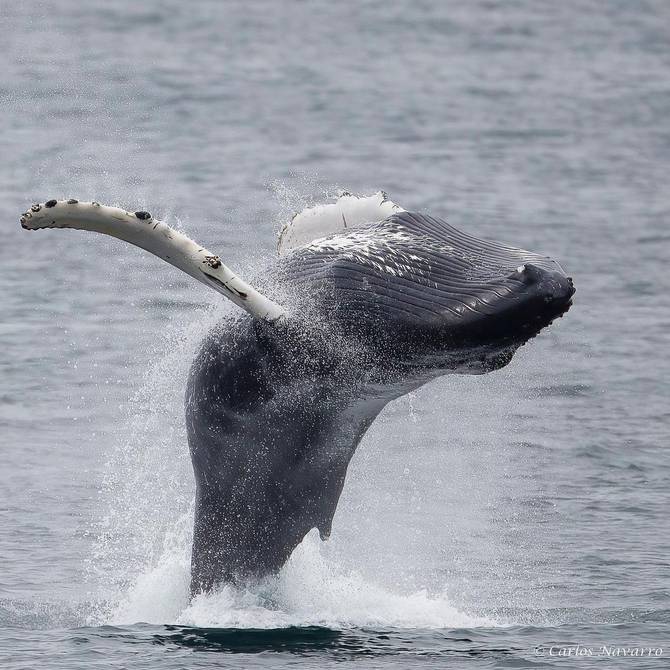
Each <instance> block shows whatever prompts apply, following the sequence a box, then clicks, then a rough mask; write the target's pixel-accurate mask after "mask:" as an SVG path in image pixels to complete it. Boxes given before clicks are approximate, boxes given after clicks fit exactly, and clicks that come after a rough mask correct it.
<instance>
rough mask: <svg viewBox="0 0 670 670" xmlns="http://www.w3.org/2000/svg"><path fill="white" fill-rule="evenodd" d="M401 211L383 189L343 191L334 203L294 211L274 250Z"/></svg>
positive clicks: (282, 252)
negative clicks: (364, 192) (358, 192)
mask: <svg viewBox="0 0 670 670" xmlns="http://www.w3.org/2000/svg"><path fill="white" fill-rule="evenodd" d="M404 211H405V210H404V209H403V208H402V207H400V206H399V205H396V204H395V203H394V202H392V201H391V200H389V199H388V197H387V196H386V193H384V192H383V191H377V193H374V194H373V195H369V196H357V195H351V194H350V193H343V194H342V195H341V196H340V197H339V198H338V199H337V201H336V202H334V203H331V204H329V205H317V206H316V207H308V208H307V209H303V210H302V212H300V213H299V214H296V215H295V216H294V217H293V218H292V219H291V221H290V223H287V224H286V225H285V226H284V227H283V228H282V230H281V232H280V233H279V241H278V243H277V250H278V251H279V255H280V256H282V255H284V254H286V253H288V252H289V251H291V250H292V249H295V248H297V247H302V246H304V245H306V244H309V243H310V242H312V241H313V240H316V239H319V238H322V237H327V236H329V235H334V234H336V233H342V232H347V231H348V230H349V229H351V228H355V227H356V226H359V225H361V224H362V223H372V222H375V221H383V220H384V219H385V218H387V217H388V216H391V214H396V213H397V212H404Z"/></svg>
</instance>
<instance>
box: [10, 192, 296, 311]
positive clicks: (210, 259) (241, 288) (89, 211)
mask: <svg viewBox="0 0 670 670" xmlns="http://www.w3.org/2000/svg"><path fill="white" fill-rule="evenodd" d="M21 226H22V227H23V228H25V229H26V230H39V229H41V228H76V229H78V230H92V231H94V232H97V233H103V234H105V235H111V236H112V237H116V238H118V239H120V240H124V241H125V242H129V243H130V244H134V245H136V246H138V247H141V248H142V249H146V251H149V252H150V253H152V254H154V255H155V256H158V257H159V258H162V259H163V260H164V261H167V262H168V263H171V264H172V265H174V266H175V267H177V268H179V269H180V270H182V271H183V272H186V273H187V274H189V275H191V277H194V278H195V279H197V280H198V281H201V282H202V283H203V284H207V286H209V287H210V288H213V289H214V290H215V291H218V292H219V293H221V294H222V295H225V296H226V298H228V299H230V300H232V301H233V302H234V303H235V304H236V305H238V306H240V307H241V308H242V309H244V310H246V311H247V312H249V313H250V314H251V315H252V316H255V317H258V318H262V319H265V320H268V321H274V320H276V319H278V318H280V317H282V316H284V315H285V314H286V310H285V309H284V308H283V307H281V306H280V305H278V304H277V303H275V302H273V301H272V300H270V299H269V298H267V297H266V296H264V295H263V294H262V293H259V292H258V291H256V289H254V288H253V287H252V286H249V284H247V283H246V282H245V281H243V280H242V279H240V278H239V277H238V276H237V275H235V273H233V272H232V270H231V269H230V268H228V267H227V266H226V265H224V264H223V262H222V261H221V259H220V258H219V257H218V256H216V255H215V254H212V253H211V252H210V251H208V250H207V249H205V248H204V247H201V246H200V245H198V244H196V243H195V242H194V241H193V240H191V239H189V238H188V237H186V235H184V234H183V233H180V232H178V231H177V230H174V229H173V228H170V226H168V225H167V224H166V223H164V222H162V221H158V220H157V219H154V218H153V217H152V216H151V214H149V212H127V211H125V210H123V209H120V208H118V207H108V206H106V205H101V204H99V203H97V202H79V201H78V200H75V199H74V198H72V199H70V200H49V201H48V202H46V203H44V204H36V205H33V206H32V207H31V208H30V209H29V210H28V211H27V212H25V213H24V214H23V215H22V216H21Z"/></svg>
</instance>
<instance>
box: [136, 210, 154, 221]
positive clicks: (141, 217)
mask: <svg viewBox="0 0 670 670" xmlns="http://www.w3.org/2000/svg"><path fill="white" fill-rule="evenodd" d="M135 216H136V217H137V218H138V219H139V220H140V221H147V220H148V219H150V218H151V214H149V212H135Z"/></svg>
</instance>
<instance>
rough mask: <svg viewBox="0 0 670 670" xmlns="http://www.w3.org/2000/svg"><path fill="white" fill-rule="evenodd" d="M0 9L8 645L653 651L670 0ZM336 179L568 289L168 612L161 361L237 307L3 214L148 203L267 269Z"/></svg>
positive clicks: (173, 473) (667, 300) (179, 527)
mask: <svg viewBox="0 0 670 670" xmlns="http://www.w3.org/2000/svg"><path fill="white" fill-rule="evenodd" d="M0 28H1V32H0V35H1V39H0V64H1V65H2V70H1V72H2V74H0V156H1V157H2V160H1V161H0V236H1V239H0V264H1V265H0V267H1V272H0V306H1V307H2V319H1V320H0V343H1V345H2V346H1V349H0V430H1V432H0V465H1V467H0V472H1V473H2V474H1V476H0V519H1V525H0V659H2V660H1V664H2V667H3V668H12V669H13V668H35V667H41V668H43V667H49V668H92V667H127V666H131V665H132V667H134V668H145V667H146V668H154V667H161V668H181V667H189V668H191V667H205V666H206V667H260V666H272V667H279V666H284V665H286V666H288V665H304V666H306V667H325V666H327V665H329V664H330V663H335V662H339V661H341V660H356V661H357V662H359V663H361V664H362V665H363V666H366V667H387V666H389V665H393V666H398V667H407V666H408V665H411V664H414V663H416V664H417V665H418V664H420V665H436V666H439V667H446V666H447V665H449V664H451V665H456V667H460V664H462V663H464V662H465V659H467V660H468V661H469V662H470V663H473V664H474V665H477V666H478V667H531V666H532V667H545V666H551V667H577V666H578V665H580V664H582V665H584V667H586V666H588V667H591V666H592V665H593V664H594V663H596V662H597V661H595V660H593V659H589V658H585V659H581V660H579V661H577V660H575V659H563V658H555V657H550V656H549V655H548V651H546V650H540V651H539V652H535V647H536V646H538V645H539V646H544V647H549V646H550V645H551V644H560V645H575V644H581V645H593V646H596V647H597V646H599V645H602V644H608V645H615V646H616V645H629V646H630V645H640V644H644V645H647V646H649V645H652V646H655V647H664V648H665V647H668V648H670V634H669V631H670V628H669V625H668V624H669V623H670V611H669V607H668V603H669V591H670V568H669V560H668V554H669V549H670V546H669V545H670V523H669V522H668V516H667V499H668V485H669V483H670V455H669V453H668V442H669V440H668V438H669V436H670V414H669V411H668V401H669V399H670V385H669V383H668V373H669V372H670V365H669V364H668V343H669V342H668V340H669V336H668V329H669V327H670V297H669V296H670V274H669V273H668V252H669V251H670V229H669V227H668V221H669V217H670V188H668V175H669V174H670V5H669V4H668V3H666V2H662V1H657V2H635V3H630V2H613V1H612V2H608V1H605V2H587V1H584V2H576V1H571V2H555V3H554V2H522V1H518V2H495V1H487V2H483V1H481V2H470V3H457V2H412V3H409V2H407V3H395V2H362V3H335V2H309V3H298V2H296V3H281V2H276V3H275V2H249V3H244V2H221V3H219V2H192V3H183V2H179V3H177V2H160V3H159V2H143V3H139V2H129V1H126V0H123V1H119V2H113V3H101V2H90V3H85V4H84V3H76V2H72V1H70V0H62V1H59V2H34V1H28V2H21V3H8V2H7V3H4V2H3V3H2V4H1V5H0ZM339 188H343V189H347V190H350V191H355V192H371V191H374V190H377V189H380V188H382V189H384V190H386V191H387V192H388V193H389V195H390V196H391V197H392V198H393V199H394V200H395V201H396V202H398V203H400V204H401V205H402V206H403V207H405V208H406V209H414V210H418V211H424V212H429V213H431V214H434V215H437V216H442V217H444V218H447V219H448V220H449V221H450V222H451V223H452V224H453V225H455V226H457V227H458V228H461V229H464V230H467V231H468V232H471V233H472V234H474V235H477V236H482V237H490V238H493V239H499V240H503V241H507V242H510V243H512V244H514V245H517V246H521V247H525V248H528V249H532V250H535V251H541V252H545V253H548V254H550V255H551V256H553V257H555V258H557V259H558V260H560V262H561V263H562V264H563V265H564V267H565V268H566V269H567V270H568V272H569V274H571V275H572V276H573V277H574V280H575V285H576V287H577V295H576V299H575V305H574V308H573V309H572V310H571V311H570V312H569V313H568V314H567V315H566V316H565V318H563V319H561V320H559V321H557V322H556V323H555V324H554V325H553V326H552V327H551V328H550V329H548V330H547V331H546V332H544V333H542V335H541V336H540V337H538V338H536V339H535V340H533V341H532V342H531V343H529V344H528V345H527V346H525V347H523V348H522V349H521V350H520V351H519V353H518V354H517V356H516V357H515V359H514V360H513V361H512V363H511V364H510V365H509V367H507V368H506V369H504V370H502V371H500V372H497V373H494V374H491V375H487V376H485V377H476V378H466V377H445V378H443V379H441V380H438V381H436V382H434V383H432V384H430V385H428V386H427V387H424V388H423V389H421V390H420V391H418V392H417V393H415V394H413V395H412V396H411V397H409V398H405V399H401V400H399V401H397V402H396V403H394V404H392V405H391V406H389V408H388V409H387V410H386V411H385V412H384V414H383V415H382V416H381V417H380V418H379V419H378V421H377V422H376V424H375V425H374V426H373V428H372V429H371V431H370V433H369V434H368V435H367V436H366V438H365V440H364V441H363V443H362V445H361V447H360V449H359V451H358V453H357V455H356V457H355V458H354V460H353V462H352V464H351V466H350V470H349V477H348V480H347V483H346V486H345V491H344V494H343V498H342V501H341V504H340V507H339V509H338V512H337V515H336V517H335V523H334V527H333V535H332V538H331V540H330V541H329V542H328V543H326V545H324V546H321V545H320V543H319V542H318V541H316V540H315V539H314V538H307V540H306V541H305V543H304V546H301V547H300V548H299V552H298V554H299V555H298V556H297V557H294V559H295V560H294V561H293V563H292V565H291V566H289V568H288V569H287V572H286V574H284V575H282V576H281V577H280V578H279V580H278V582H277V583H274V584H271V585H269V586H267V587H265V588H264V589H260V590H259V591H258V592H256V593H251V594H249V593H247V594H239V593H225V594H223V595H221V596H220V597H219V598H218V599H217V598H210V599H209V600H206V601H205V602H201V603H198V604H197V606H190V607H189V605H188V602H187V598H186V597H185V595H184V583H185V579H186V578H187V552H188V546H189V532H190V523H191V521H190V519H191V517H190V516H189V515H190V514H191V509H190V504H191V499H192V488H193V483H192V478H191V472H190V466H189V463H188V455H187V450H186V444H185V440H184V432H183V408H182V394H183V385H184V380H185V374H186V370H187V369H188V363H189V360H190V356H192V353H193V351H194V349H195V347H196V346H197V342H198V339H199V337H201V336H202V335H203V334H204V332H205V330H206V329H207V328H209V327H210V326H211V325H212V324H213V323H215V322H216V321H217V320H218V319H219V318H220V317H221V315H223V314H227V313H229V314H232V311H233V310H232V309H231V308H230V307H229V306H227V305H225V304H224V301H223V299H222V298H220V297H219V296H217V295H216V294H215V293H213V292H211V291H207V289H206V288H204V287H202V286H200V285H195V283H194V282H193V281H192V280H190V279H189V278H188V277H186V276H185V275H183V274H181V273H179V272H177V271H176V270H174V269H173V268H170V267H168V266H165V265H164V264H162V263H161V262H160V261H159V260H157V259H155V258H153V257H149V256H148V255H147V254H144V253H143V252H141V251H139V250H137V249H135V248H132V247H129V246H124V245H123V244H121V243H116V242H114V241H113V240H111V239H108V238H102V237H96V236H94V235H91V234H86V233H81V232H76V231H62V232H61V231H41V232H37V233H30V234H29V233H27V232H25V231H23V230H21V229H20V227H19V225H18V217H19V215H20V213H21V212H22V211H24V210H25V209H26V207H27V206H28V205H29V204H30V203H31V202H33V201H42V202H43V201H44V200H46V199H48V198H51V197H58V198H60V197H70V196H74V197H78V198H81V199H95V200H99V201H101V202H107V203H110V204H119V205H122V206H124V207H126V208H129V209H148V210H149V211H151V212H152V213H153V214H154V215H155V216H159V217H161V218H166V219H167V220H169V221H170V222H171V223H172V224H173V225H178V226H180V227H181V228H182V229H183V230H185V231H186V232H187V233H189V234H190V235H192V236H193V237H194V238H195V239H197V240H198V241H199V242H201V243H203V244H205V245H206V246H207V247H209V248H210V249H212V250H214V251H216V252H218V253H220V254H221V255H222V256H223V257H224V258H225V259H226V260H227V261H228V262H229V263H230V265H232V266H233V267H235V268H237V269H239V270H240V272H241V273H242V274H243V275H248V276H260V277H262V274H263V273H262V268H263V267H264V265H267V263H268V259H270V258H271V256H272V254H273V253H274V244H275V236H276V231H277V229H278V227H279V226H280V225H281V223H283V221H285V220H286V219H287V218H288V217H290V215H291V214H292V213H293V212H294V211H297V210H299V209H301V208H302V207H303V206H305V205H307V204H311V203H315V202H319V201H322V200H324V199H325V198H326V197H327V196H329V195H333V194H335V193H336V192H337V190H338V189H339ZM245 629H246V632H245ZM259 629H260V630H259ZM203 651H210V652H219V653H202V652H203ZM669 653H670V649H666V650H665V653H664V658H661V659H646V660H642V659H619V660H618V661H616V660H614V661H613V660H609V661H604V663H606V664H607V666H608V667H610V666H611V665H613V664H615V663H618V664H621V666H622V667H629V666H630V665H635V667H647V666H648V667H663V664H665V663H667V658H668V654H669Z"/></svg>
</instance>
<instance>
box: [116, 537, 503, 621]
mask: <svg viewBox="0 0 670 670" xmlns="http://www.w3.org/2000/svg"><path fill="white" fill-rule="evenodd" d="M184 537H185V535H184ZM189 549H190V546H181V547H179V546H173V547H170V548H168V549H166V551H165V553H164V554H163V555H162V556H161V558H160V559H159V560H158V562H157V564H156V565H155V566H154V567H153V568H150V569H149V570H148V571H147V572H145V573H144V574H142V575H141V576H140V577H139V578H138V579H137V580H136V582H135V583H134V584H133V585H132V587H131V588H130V589H129V590H128V592H127V593H126V594H125V596H124V598H122V600H121V602H120V603H119V604H118V605H117V607H116V609H115V611H114V612H113V613H112V616H111V617H110V623H114V624H127V623H129V622H137V621H144V622H148V623H177V624H181V625H188V626H198V627H210V628H281V627H286V626H307V625H319V626H328V627H332V628H350V627H364V626H375V627H379V626H386V627H388V626H391V627H399V628H461V627H472V626H494V625H496V623H495V622H494V621H492V620H491V619H488V618H484V617H476V616H469V615H468V614H465V613H463V612H461V611H459V610H458V609H457V608H456V607H454V606H453V605H452V604H451V603H450V601H449V599H448V598H447V597H446V595H445V594H443V593H436V594H435V593H429V592H428V591H427V590H420V591H416V592H413V593H400V592H396V591H394V590H392V589H389V588H388V587H385V586H383V585H380V584H376V583H372V582H370V581H369V580H367V579H365V578H364V577H363V576H362V575H361V574H360V573H359V572H357V571H355V570H350V569H345V568H344V567H343V566H341V565H339V564H338V563H337V562H336V561H334V560H332V558H331V557H329V556H328V555H327V551H326V550H325V549H324V544H323V543H322V542H321V540H320V539H319V537H318V532H316V531H312V532H311V533H309V534H308V535H307V537H306V538H305V539H304V541H303V542H302V544H300V546H299V547H298V548H297V549H296V550H295V551H294V553H293V555H292V556H291V558H290V559H289V561H288V562H287V564H286V565H285V566H284V568H283V569H282V570H281V572H280V574H279V575H277V576H276V577H272V578H268V579H266V580H264V581H262V582H261V583H256V584H253V585H251V586H247V587H246V588H238V587H233V586H230V585H225V586H222V587H221V588H220V589H219V590H217V591H216V592H213V593H210V594H201V595H199V596H197V597H196V598H194V599H193V600H192V601H191V602H190V603H189V598H188V579H189V561H188V557H189Z"/></svg>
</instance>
